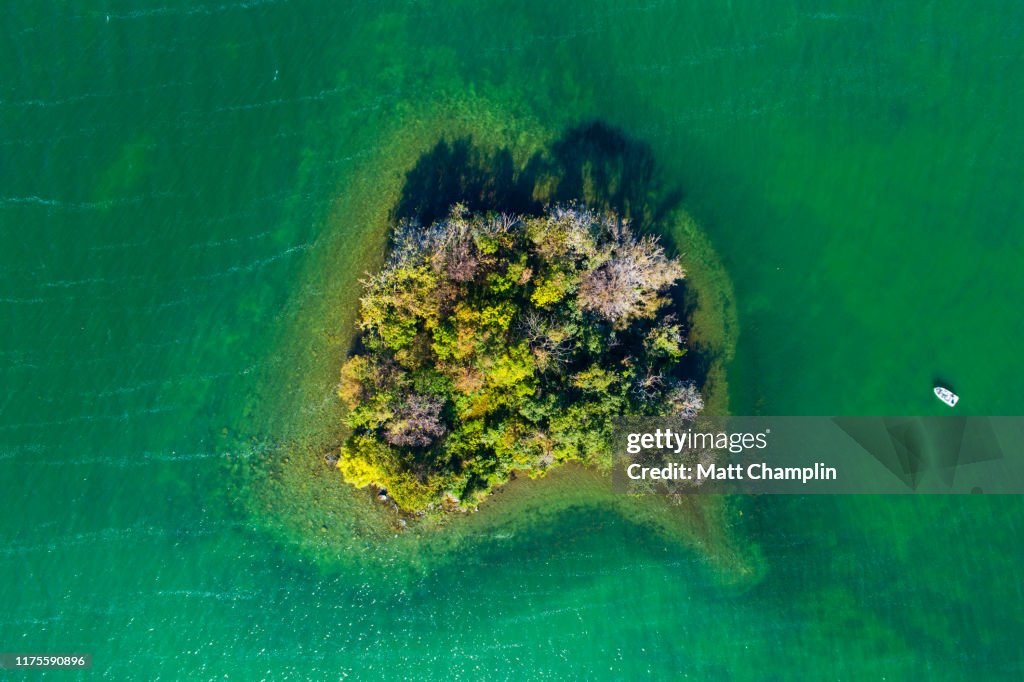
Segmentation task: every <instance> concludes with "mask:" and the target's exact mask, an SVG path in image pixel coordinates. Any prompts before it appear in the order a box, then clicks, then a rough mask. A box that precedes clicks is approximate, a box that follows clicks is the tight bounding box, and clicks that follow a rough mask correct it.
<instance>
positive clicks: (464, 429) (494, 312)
mask: <svg viewBox="0 0 1024 682" xmlns="http://www.w3.org/2000/svg"><path fill="white" fill-rule="evenodd" d="M682 277H683V270H682V268H681V267H680V265H679V263H678V262H677V261H675V260H673V259H670V258H668V257H667V256H666V254H665V252H664V250H663V249H662V247H661V246H660V245H659V244H658V243H657V240H656V239H654V238H653V237H643V238H639V239H638V238H636V237H634V236H633V235H632V233H631V232H630V230H629V226H628V225H627V224H626V223H624V222H623V221H622V220H620V219H618V218H617V217H615V216H613V215H603V214H597V213H594V212H592V211H588V210H585V209H581V208H578V207H571V206H570V207H555V208H553V209H551V210H549V211H548V212H547V213H546V214H544V215H540V216H509V215H498V214H488V215H479V214H470V213H469V212H468V211H466V210H465V208H463V207H461V206H456V207H454V208H453V210H452V212H451V214H450V215H449V217H448V218H447V219H445V220H442V221H439V222H437V223H434V224H433V225H430V226H428V227H422V226H420V225H417V224H416V223H408V222H407V223H402V224H401V225H399V226H398V227H397V228H396V230H395V234H394V238H393V247H392V250H391V257H390V259H389V262H388V264H387V265H386V266H385V268H384V269H383V270H382V271H381V272H379V273H377V274H376V275H373V276H370V277H368V278H367V279H366V280H365V281H364V282H363V286H364V294H363V297H362V298H361V299H360V319H359V329H360V331H361V335H360V338H359V342H358V344H357V349H358V350H356V352H354V353H353V354H352V356H351V357H350V358H349V359H348V360H347V361H346V362H345V365H344V367H343V368H342V380H341V384H340V386H339V395H340V396H341V398H342V400H343V401H344V403H345V405H346V407H347V408H348V412H347V414H346V417H345V421H346V426H347V427H348V430H349V435H348V437H347V438H346V439H345V442H344V445H343V446H342V448H341V453H340V457H339V459H338V468H339V469H340V470H341V472H342V474H343V476H344V478H345V480H346V481H348V482H349V483H352V484H353V485H356V486H366V485H374V486H377V487H379V488H382V489H386V490H387V491H388V495H389V496H391V497H392V498H393V499H394V500H395V501H396V502H397V503H398V504H399V506H401V507H402V508H403V509H406V510H422V509H426V508H430V507H433V506H439V505H441V504H442V503H443V502H444V501H445V500H451V499H454V500H456V501H457V502H458V503H460V504H462V505H472V504H474V503H475V502H476V501H478V500H479V499H480V498H481V497H482V496H484V495H486V494H487V493H488V491H489V490H490V489H491V488H492V487H493V486H495V485H500V484H502V483H503V482H505V481H507V480H508V478H509V476H510V475H511V472H512V471H522V472H526V473H529V474H531V475H537V474H541V473H543V472H544V471H545V470H546V469H547V468H548V467H551V466H556V465H557V464H559V463H562V462H567V461H582V462H588V463H594V462H604V461H607V459H608V455H609V453H610V450H609V437H610V435H611V431H612V425H613V422H614V420H615V419H616V418H617V417H620V416H623V415H631V414H659V413H661V414H668V413H671V414H682V415H692V414H695V413H696V412H697V411H699V410H700V408H701V406H702V403H701V398H700V392H699V389H698V388H697V387H696V386H695V385H694V384H693V383H692V382H687V381H686V380H685V378H683V377H680V376H678V375H677V374H678V367H679V358H680V357H681V356H682V355H683V353H684V352H685V339H684V337H683V332H682V327H681V326H680V325H679V324H678V323H677V322H676V320H675V318H674V316H672V315H671V314H670V312H669V310H668V307H669V306H668V302H669V297H668V296H667V294H668V293H669V290H670V289H671V287H673V286H674V285H676V284H677V283H678V282H679V281H680V280H681V279H682Z"/></svg>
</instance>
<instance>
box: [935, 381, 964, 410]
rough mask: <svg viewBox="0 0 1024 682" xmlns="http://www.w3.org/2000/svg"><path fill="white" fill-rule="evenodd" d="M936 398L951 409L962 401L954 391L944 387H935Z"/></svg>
mask: <svg viewBox="0 0 1024 682" xmlns="http://www.w3.org/2000/svg"><path fill="white" fill-rule="evenodd" d="M935 397H937V398H938V399H939V400H941V401H942V402H944V403H946V404H947V405H949V406H950V407H953V406H955V405H956V403H957V401H958V400H960V396H958V395H957V394H956V393H953V391H951V390H949V389H948V388H943V387H942V386H936V387H935Z"/></svg>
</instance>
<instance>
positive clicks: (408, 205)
mask: <svg viewBox="0 0 1024 682" xmlns="http://www.w3.org/2000/svg"><path fill="white" fill-rule="evenodd" d="M682 199H683V192H682V189H681V188H680V187H679V186H678V185H675V184H671V183H667V182H666V181H665V179H664V178H663V176H662V175H661V173H660V171H659V167H658V164H657V162H656V159H655V155H654V152H653V150H652V149H651V146H650V145H648V144H647V143H646V142H642V141H640V140H637V139H635V138H633V137H630V136H629V135H627V134H626V133H625V132H623V131H622V130H620V129H618V128H615V127H613V126H610V125H608V124H606V123H603V122H601V121H591V122H588V123H584V124H581V125H578V126H575V127H573V128H570V129H568V130H567V131H565V133H564V134H563V135H562V136H561V137H559V138H558V139H557V140H555V141H554V142H553V143H552V144H551V145H550V147H549V148H548V149H546V150H542V151H538V152H536V153H534V154H533V155H532V156H531V157H530V158H529V159H527V160H526V162H525V163H523V164H521V165H520V164H516V162H515V160H514V158H513V155H512V152H511V150H510V149H509V148H507V147H503V148H500V149H489V148H485V147H481V146H480V145H477V144H476V143H474V141H473V140H472V139H471V138H467V137H461V138H456V139H453V140H441V141H439V142H438V143H437V144H436V145H434V147H433V148H432V149H431V150H430V151H428V152H427V153H425V154H424V155H423V156H421V157H420V159H419V160H418V161H417V162H416V165H415V166H414V167H413V168H412V170H410V171H409V172H408V173H407V174H406V178H405V185H404V187H403V189H402V194H401V196H400V198H399V201H398V203H397V204H396V205H395V207H394V209H393V211H392V219H393V222H398V221H401V220H415V221H417V222H419V223H420V224H421V225H430V224H431V223H433V222H435V221H437V220H440V219H443V218H444V217H446V216H447V215H448V213H449V211H450V209H451V207H452V205H454V204H456V203H462V204H464V205H465V206H466V207H467V208H468V209H469V210H470V211H473V212H479V211H498V212H504V213H525V214H537V213H540V212H542V211H543V210H544V207H545V206H548V205H552V204H567V203H573V202H576V203H580V204H582V205H585V206H588V207H590V208H593V209H596V210H600V211H612V212H614V213H616V214H617V215H620V216H622V217H624V218H627V219H628V220H629V221H630V222H631V224H632V225H633V228H634V230H635V231H637V232H641V233H644V232H653V233H658V234H661V235H662V239H663V243H664V244H665V246H666V248H667V249H668V251H669V252H670V253H678V248H677V245H676V244H675V243H674V242H673V240H672V238H671V235H670V234H667V233H665V232H664V230H663V229H660V228H661V227H662V222H663V221H664V220H665V218H666V217H667V216H669V215H670V214H671V213H672V212H673V211H674V210H676V209H677V208H679V206H680V205H681V203H682ZM672 296H673V299H674V301H675V304H676V310H678V311H679V312H680V318H681V319H683V320H687V319H689V318H690V316H691V313H692V311H693V308H694V306H695V297H694V295H693V292H687V290H686V287H685V283H684V285H683V286H680V287H677V288H676V289H675V290H674V291H673V293H672ZM713 362H714V358H713V357H710V356H708V355H706V354H703V353H702V352H701V350H700V349H694V348H691V349H690V351H689V352H688V353H687V354H686V355H685V356H684V359H683V362H682V363H681V365H680V374H682V375H684V376H686V377H689V378H693V379H695V380H696V381H698V383H701V384H703V382H704V379H705V378H706V376H707V373H708V371H709V368H710V367H711V366H712V364H713Z"/></svg>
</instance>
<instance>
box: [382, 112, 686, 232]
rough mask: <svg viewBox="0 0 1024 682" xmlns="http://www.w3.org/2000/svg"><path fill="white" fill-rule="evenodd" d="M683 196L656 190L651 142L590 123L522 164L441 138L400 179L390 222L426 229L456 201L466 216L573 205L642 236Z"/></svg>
mask: <svg viewBox="0 0 1024 682" xmlns="http://www.w3.org/2000/svg"><path fill="white" fill-rule="evenodd" d="M682 196H683V195H682V191H681V190H680V189H679V188H678V187H668V188H666V187H663V186H662V184H661V182H660V177H659V175H658V172H657V164H656V163H655V158H654V152H653V151H652V150H651V147H650V145H648V144H647V143H645V142H641V141H639V140H636V139H634V138H631V137H629V136H628V135H626V134H625V133H624V132H622V131H621V130H618V129H617V128H613V127H611V126H609V125H607V124H605V123H602V122H600V121H595V122H591V123H585V124H583V125H579V126H576V127H574V128H570V129H569V130H567V131H566V132H565V134H563V135H562V136H561V137H560V138H559V139H557V140H556V141H555V142H554V143H552V145H551V147H550V149H549V150H546V151H543V152H537V153H535V154H534V155H533V156H532V157H530V159H528V160H527V161H526V163H524V164H522V165H521V166H517V165H516V163H515V161H514V160H513V158H512V153H511V151H510V150H509V149H508V148H501V149H497V150H489V149H484V148H482V147H480V146H478V145H476V144H475V143H474V142H473V141H472V140H471V139H469V138H464V137H463V138H458V139H455V140H441V141H440V142H438V143H437V144H436V145H435V146H434V148H433V149H431V150H430V151H429V152H427V153H426V154H424V155H423V156H422V157H420V159H419V161H417V163H416V165H415V167H413V169H412V170H411V171H409V173H408V174H407V175H406V178H405V186H404V188H403V190H402V195H401V197H400V199H399V201H398V204H397V205H396V206H395V209H394V213H393V217H394V218H395V219H399V220H401V219H415V220H418V221H419V222H420V223H421V224H424V225H429V224H430V223H432V222H434V221H436V220H438V219H440V218H443V217H445V216H446V215H447V214H448V210H449V208H450V207H451V206H452V204H455V203H460V202H461V203H463V204H465V205H466V206H467V207H468V208H469V209H470V210H471V211H502V212H506V213H537V212H538V211H541V210H542V209H543V208H544V206H545V205H548V204H558V203H569V202H574V201H575V202H580V203H583V204H585V205H587V206H589V207H591V208H595V209H599V210H611V211H614V212H615V213H617V214H618V215H621V216H623V217H625V218H628V219H629V220H630V221H632V223H633V225H634V226H635V227H636V228H637V229H639V230H640V231H648V230H656V228H657V224H658V222H659V221H660V220H661V219H663V218H664V217H665V215H666V214H667V213H668V212H670V211H671V210H673V209H675V208H677V207H678V206H679V204H680V202H681V200H682Z"/></svg>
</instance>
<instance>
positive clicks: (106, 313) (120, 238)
mask: <svg viewBox="0 0 1024 682" xmlns="http://www.w3.org/2000/svg"><path fill="white" fill-rule="evenodd" d="M435 4H436V5H437V6H435ZM527 5H528V6H527ZM0 17H2V21H0V32H2V37H3V39H2V40H0V150H2V151H0V235H2V242H0V244H2V248H0V324H2V326H0V331H2V333H0V376H2V381H3V386H4V389H5V390H4V391H3V393H2V394H0V509H2V513H0V541H2V546H0V578H2V582H0V650H3V651H17V650H22V651H86V652H91V653H92V654H93V656H94V661H95V663H94V670H93V671H92V673H90V674H82V675H81V677H82V678H86V677H96V676H103V677H105V678H109V679H156V678H160V679H206V678H210V679H212V678H218V679H220V678H223V677H225V676H226V675H230V677H233V678H235V679H259V678H267V679H286V678H287V679H306V678H311V679H325V678H342V677H345V676H346V675H347V676H350V677H354V678H359V679H362V678H369V679H375V678H392V679H396V678H416V679H450V678H457V679H480V678H493V679H546V678H550V679H564V678H583V679H596V678H610V679H626V678H633V677H640V676H655V677H660V678H671V679H680V678H686V677H689V678H691V679H728V678H732V679H780V680H781V679H883V678H884V679H1016V678H1019V677H1020V676H1021V674H1022V672H1024V653H1022V649H1021V646H1020V640H1021V635H1022V632H1021V623H1022V622H1024V606H1022V605H1024V593H1022V591H1021V589H1022V588H1021V586H1020V585H1021V582H1020V579H1019V578H1020V573H1021V568H1022V559H1024V553H1022V551H1021V539H1022V538H1024V512H1022V508H1021V505H1020V504H1019V502H1018V501H1017V500H1015V499H993V498H981V497H976V498H969V499H945V498H930V499H885V498H863V499H862V498H841V499H840V498H831V499H804V498H785V499H783V498H775V499H761V500H748V501H746V502H745V503H744V506H743V512H744V516H743V517H742V518H743V521H742V522H741V523H740V525H739V526H738V528H737V532H740V533H742V534H743V536H744V537H746V538H748V541H749V542H751V543H754V544H755V545H757V546H759V547H760V551H761V553H762V555H763V558H764V562H765V565H766V568H765V572H764V575H763V577H762V578H761V579H760V580H759V581H755V582H753V583H752V584H747V585H743V586H739V587H737V586H736V585H735V584H732V583H729V581H723V579H722V578H721V576H719V575H717V574H716V573H715V571H714V570H711V569H709V568H708V567H707V566H706V564H705V563H704V561H703V560H702V558H701V557H700V556H699V554H698V553H697V552H694V551H692V550H689V549H686V548H685V547H680V546H678V545H677V544H675V543H672V542H669V541H667V540H665V539H663V538H661V537H659V536H655V535H653V534H651V533H650V532H648V531H646V530H644V529H643V528H641V527H638V526H636V525H634V524H632V523H631V522H628V521H625V520H623V519H622V518H621V517H619V516H617V515H615V514H613V513H611V512H609V511H607V510H602V509H599V508H594V507H593V506H579V507H576V508H573V509H570V510H568V511H563V512H560V513H558V514H557V515H554V516H553V518H547V519H546V526H545V527H543V528H537V527H533V528H531V527H530V526H529V525H528V524H527V525H525V526H524V525H523V524H515V525H514V526H513V529H512V530H510V531H508V532H501V531H500V529H499V530H498V531H497V532H489V533H487V534H483V535H482V536H481V537H479V538H476V539H475V540H474V541H473V543H472V544H471V546H469V549H465V548H464V553H463V554H462V555H461V556H459V557H458V558H457V560H456V561H454V562H453V561H448V562H447V563H442V564H438V565H437V567H435V568H434V569H432V570H428V571H425V572H421V573H412V574H410V572H409V571H407V570H405V568H404V566H405V564H407V563H412V562H413V558H414V556H413V555H414V554H416V553H417V549H416V545H415V543H406V544H401V541H398V540H396V541H384V540H371V539H366V538H362V537H358V536H355V535H352V534H351V533H350V532H349V531H350V529H351V527H352V523H353V522H351V520H350V519H349V517H348V516H346V513H347V512H346V509H348V508H347V507H344V506H341V507H337V506H335V507H332V504H333V503H332V502H331V500H330V499H328V498H326V497H324V496H323V495H322V494H321V493H322V490H323V488H315V486H311V489H314V490H316V491H319V492H317V494H316V495H311V496H310V499H309V500H308V501H307V500H294V499H292V500H290V501H288V502H281V501H280V500H279V498H274V499H275V500H278V502H276V503H270V502H268V503H267V504H266V505H265V506H261V505H262V504H263V502H262V500H263V499H264V498H263V497H260V498H259V499H260V500H261V502H260V503H259V504H254V503H252V502H251V499H250V496H255V495H256V494H257V493H256V491H255V490H254V488H253V486H250V485H249V484H248V483H246V482H239V481H238V480H236V478H235V476H236V474H237V468H232V467H231V466H228V465H226V464H225V462H226V458H225V456H224V454H225V452H227V451H229V450H230V451H231V453H232V458H233V459H232V460H231V461H232V462H238V461H239V460H241V461H242V462H248V461H250V460H255V459H258V458H259V457H260V456H261V453H263V452H264V451H265V450H266V447H265V446H264V445H262V443H264V440H263V439H267V438H271V439H272V438H274V437H275V436H277V435H279V433H278V432H279V431H281V432H283V431H287V430H289V429H299V428H300V427H296V426H295V424H296V423H300V422H302V419H303V415H307V416H308V415H314V416H316V415H323V414H328V415H329V414H330V413H331V409H333V408H331V407H330V404H331V403H330V399H329V396H330V385H331V381H332V379H331V378H330V377H331V371H332V366H333V365H332V362H333V361H334V360H333V356H332V355H331V354H330V353H328V352H326V350H325V348H327V349H334V350H336V349H337V348H340V347H343V346H344V338H345V334H346V330H345V328H344V325H343V324H341V320H343V319H345V316H346V315H348V314H349V313H350V311H351V308H352V306H353V303H354V298H355V295H356V289H355V278H356V277H357V276H358V274H359V273H360V272H362V271H363V270H364V269H366V268H368V267H372V264H373V263H375V262H376V259H379V257H380V249H381V248H382V244H383V242H382V236H381V234H380V231H379V230H376V229H374V225H375V223H374V222H373V221H372V220H371V219H370V218H369V217H368V216H369V215H370V213H368V212H367V209H366V208H365V207H361V204H360V203H359V201H357V200H355V199H351V197H354V196H356V195H359V196H365V195H366V193H367V191H368V190H367V188H366V187H365V186H363V185H369V186H371V189H372V188H373V187H377V186H378V182H379V183H383V184H381V185H380V186H382V187H383V186H384V185H385V184H387V183H391V185H394V183H395V182H399V181H400V180H401V170H402V169H403V168H405V167H407V166H408V165H409V163H410V161H412V160H415V156H416V153H417V152H416V150H420V149H427V148H429V146H430V145H431V144H432V143H433V142H434V141H436V138H437V135H439V134H442V133H444V132H446V130H445V123H444V122H445V120H447V119H446V117H445V111H447V110H446V109H445V107H446V106H450V107H451V110H452V111H453V112H455V113H452V120H453V121H454V120H455V119H456V118H459V120H460V121H461V123H460V124H459V126H461V129H462V130H478V131H486V132H492V133H494V134H495V135H497V136H499V138H501V139H505V140H509V139H511V140H513V141H516V142H517V143H520V144H522V145H523V146H524V148H526V147H529V146H530V144H532V142H531V139H532V138H531V137H530V136H531V135H534V133H535V131H538V130H539V131H550V133H551V134H553V135H557V134H559V132H560V131H562V130H564V129H565V128H567V127H569V126H572V125H576V124H578V123H580V122H583V121H589V120H594V119H598V120H602V121H605V122H607V123H608V124H610V125H613V126H616V127H618V128H619V129H621V130H623V131H624V132H625V133H627V134H628V135H630V136H632V137H634V138H636V139H637V140H640V141H642V142H644V143H646V144H649V145H650V148H651V150H652V151H653V154H654V157H655V158H656V160H657V162H658V164H659V166H660V168H661V170H662V174H663V176H664V182H665V183H666V184H667V185H671V186H675V187H678V188H680V189H681V190H682V192H683V206H684V207H685V208H686V209H687V210H688V211H689V212H690V213H691V214H692V215H693V216H694V217H695V218H696V219H697V221H698V222H699V223H700V224H701V225H702V226H703V228H704V230H705V232H706V233H707V235H708V236H709V238H710V240H711V242H712V243H713V245H714V247H715V249H716V250H717V251H718V253H719V255H720V257H721V259H722V261H723V263H724V265H725V267H726V268H727V270H728V272H729V274H730V275H731V277H732V282H733V286H734V290H735V298H736V302H737V306H738V323H739V337H738V344H737V349H736V357H735V360H734V362H733V363H732V364H731V366H730V368H729V370H730V391H731V395H732V406H733V409H734V411H735V412H738V413H749V412H759V413H763V414H922V413H933V412H938V411H939V410H940V409H942V406H941V405H940V404H939V403H938V402H937V401H935V400H934V398H933V397H932V396H931V394H930V388H931V383H932V381H933V380H934V379H936V378H942V379H944V380H946V381H948V382H950V383H951V384H952V385H953V386H954V387H955V389H956V390H957V392H958V393H960V395H961V396H962V398H963V400H962V403H961V407H962V409H963V411H964V412H965V413H971V414H1015V413H1019V412H1020V403H1021V401H1020V398H1019V387H1018V386H1017V385H1016V381H1015V380H1016V377H1018V376H1020V375H1021V373H1022V371H1024V356H1022V355H1021V354H1020V353H1019V352H1017V349H1018V347H1019V339H1021V338H1022V337H1024V322H1022V319H1024V318H1022V317H1021V315H1020V314H1019V310H1020V302H1021V301H1022V300H1024V277H1022V276H1021V274H1020V266H1021V263H1022V262H1024V258H1022V256H1024V231H1022V230H1021V211H1022V209H1024V205H1022V196H1024V195H1022V193H1021V192H1020V178H1021V177H1022V171H1024V128H1022V127H1021V126H1020V121H1021V120H1022V116H1024V68H1022V67H1024V41H1022V40H1021V33H1022V28H1024V5H1020V4H1017V3H983V4H980V5H979V4H977V3H966V2H961V3H959V4H952V3H892V2H884V3H882V2H880V3H874V6H873V7H870V8H869V7H864V6H863V4H862V3H852V2H851V3H848V4H843V3H838V2H832V3H826V2H821V3H814V2H806V3H804V2H800V3H791V2H756V3H755V2H750V3H740V4H732V5H728V4H725V3H721V2H710V1H709V2H698V3H686V4H675V3H668V2H649V1H646V0H645V1H642V2H621V3H579V4H578V6H575V7H572V6H570V5H569V3H558V2H531V3H518V2H517V3H512V2H509V3H490V4H489V6H486V7H485V6H483V5H482V4H480V3H469V2H450V3H445V4H444V5H443V6H441V3H422V2H405V3H387V2H375V3H362V4H358V5H356V4H354V3H353V4H348V3H339V2H323V3H312V2H311V3H301V4H298V3H286V2H274V1H273V0H263V1H260V0H255V1H251V2H237V3H236V2H232V1H231V0H214V1H213V2H208V3H184V2H165V3H161V2H146V3H127V2H104V3H55V2H16V3H13V4H9V5H8V6H7V7H5V8H4V9H2V10H0ZM451 102H455V103H454V104H451ZM446 103H448V104H446ZM452 125H453V127H457V126H455V124H454V123H453V124H452ZM495 131H497V132H495ZM481 134H483V133H481ZM536 134H537V135H541V134H542V133H536ZM399 152H401V154H405V155H406V156H409V155H411V156H409V158H405V157H403V158H404V159H405V160H403V161H401V162H398V161H397V160H396V159H397V158H398V154H399ZM360 183H363V185H360ZM391 185H388V186H391ZM360 193H361V194H360ZM384 208H385V210H386V209H387V208H389V207H387V206H385V207H384ZM371 212H372V211H371ZM319 306H327V307H330V308H331V309H332V310H334V311H335V314H336V315H338V321H337V322H336V321H335V320H334V319H333V318H332V319H331V320H330V322H324V323H322V324H321V325H320V326H319V327H318V326H317V324H316V323H315V322H310V321H309V320H310V319H314V320H315V319H316V317H317V311H318V310H319ZM311 311H312V312H311ZM325 338H329V339H330V343H329V344H327V345H326V346H325V345H324V341H323V339H325ZM332 344H333V345H332ZM318 350H319V353H318ZM314 357H315V358H316V359H315V360H310V358H314ZM293 368H302V372H307V371H308V372H310V373H311V374H310V376H312V377H313V378H312V379H310V380H309V381H306V380H305V377H297V376H295V372H296V371H298V370H297V369H295V370H294V371H293ZM310 368H312V369H310ZM304 382H305V383H304ZM300 384H301V386H300ZM252 438H258V439H260V440H259V441H257V442H254V441H253V440H252ZM337 494H338V495H339V498H340V499H341V500H342V501H341V502H339V503H338V504H341V505H344V504H353V505H354V504H355V503H354V502H351V500H350V499H349V498H351V495H348V493H347V492H341V493H337ZM346 495H348V497H346ZM270 497H273V496H270ZM353 508H354V507H353ZM254 509H256V512H254V511H253V510H254ZM297 510H298V511H297ZM302 513H307V514H308V516H309V518H308V519H307V518H304V517H302ZM296 519H297V520H296ZM293 521H294V522H293ZM302 524H305V525H307V526H309V528H308V532H306V533H303V532H302V528H301V527H300V526H302ZM321 524H323V528H324V529H325V530H321V529H320V528H318V526H320V525H321ZM296 527H300V529H299V530H295V528H296ZM302 527H304V526H302ZM374 542H380V543H383V544H384V545H387V546H391V545H394V546H395V547H396V549H393V550H388V549H379V548H377V547H375V546H374V545H373V543H374ZM389 543H390V544H389ZM396 543H398V544H396ZM357 546H359V547H361V549H358V550H357ZM382 546H383V545H382ZM470 550H471V551H470ZM357 551H360V552H362V555H364V556H365V555H366V554H368V553H369V554H375V553H376V554H379V555H381V556H383V557H384V558H383V559H381V560H380V561H375V562H374V561H364V560H354V559H352V556H355V554H356V553H357ZM410 575H411V576H412V577H410ZM76 675H77V674H76V673H63V674H54V675H53V677H75V676H76ZM7 676H9V677H11V678H12V679H20V678H21V677H28V676H27V675H22V674H15V673H8V674H7Z"/></svg>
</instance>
